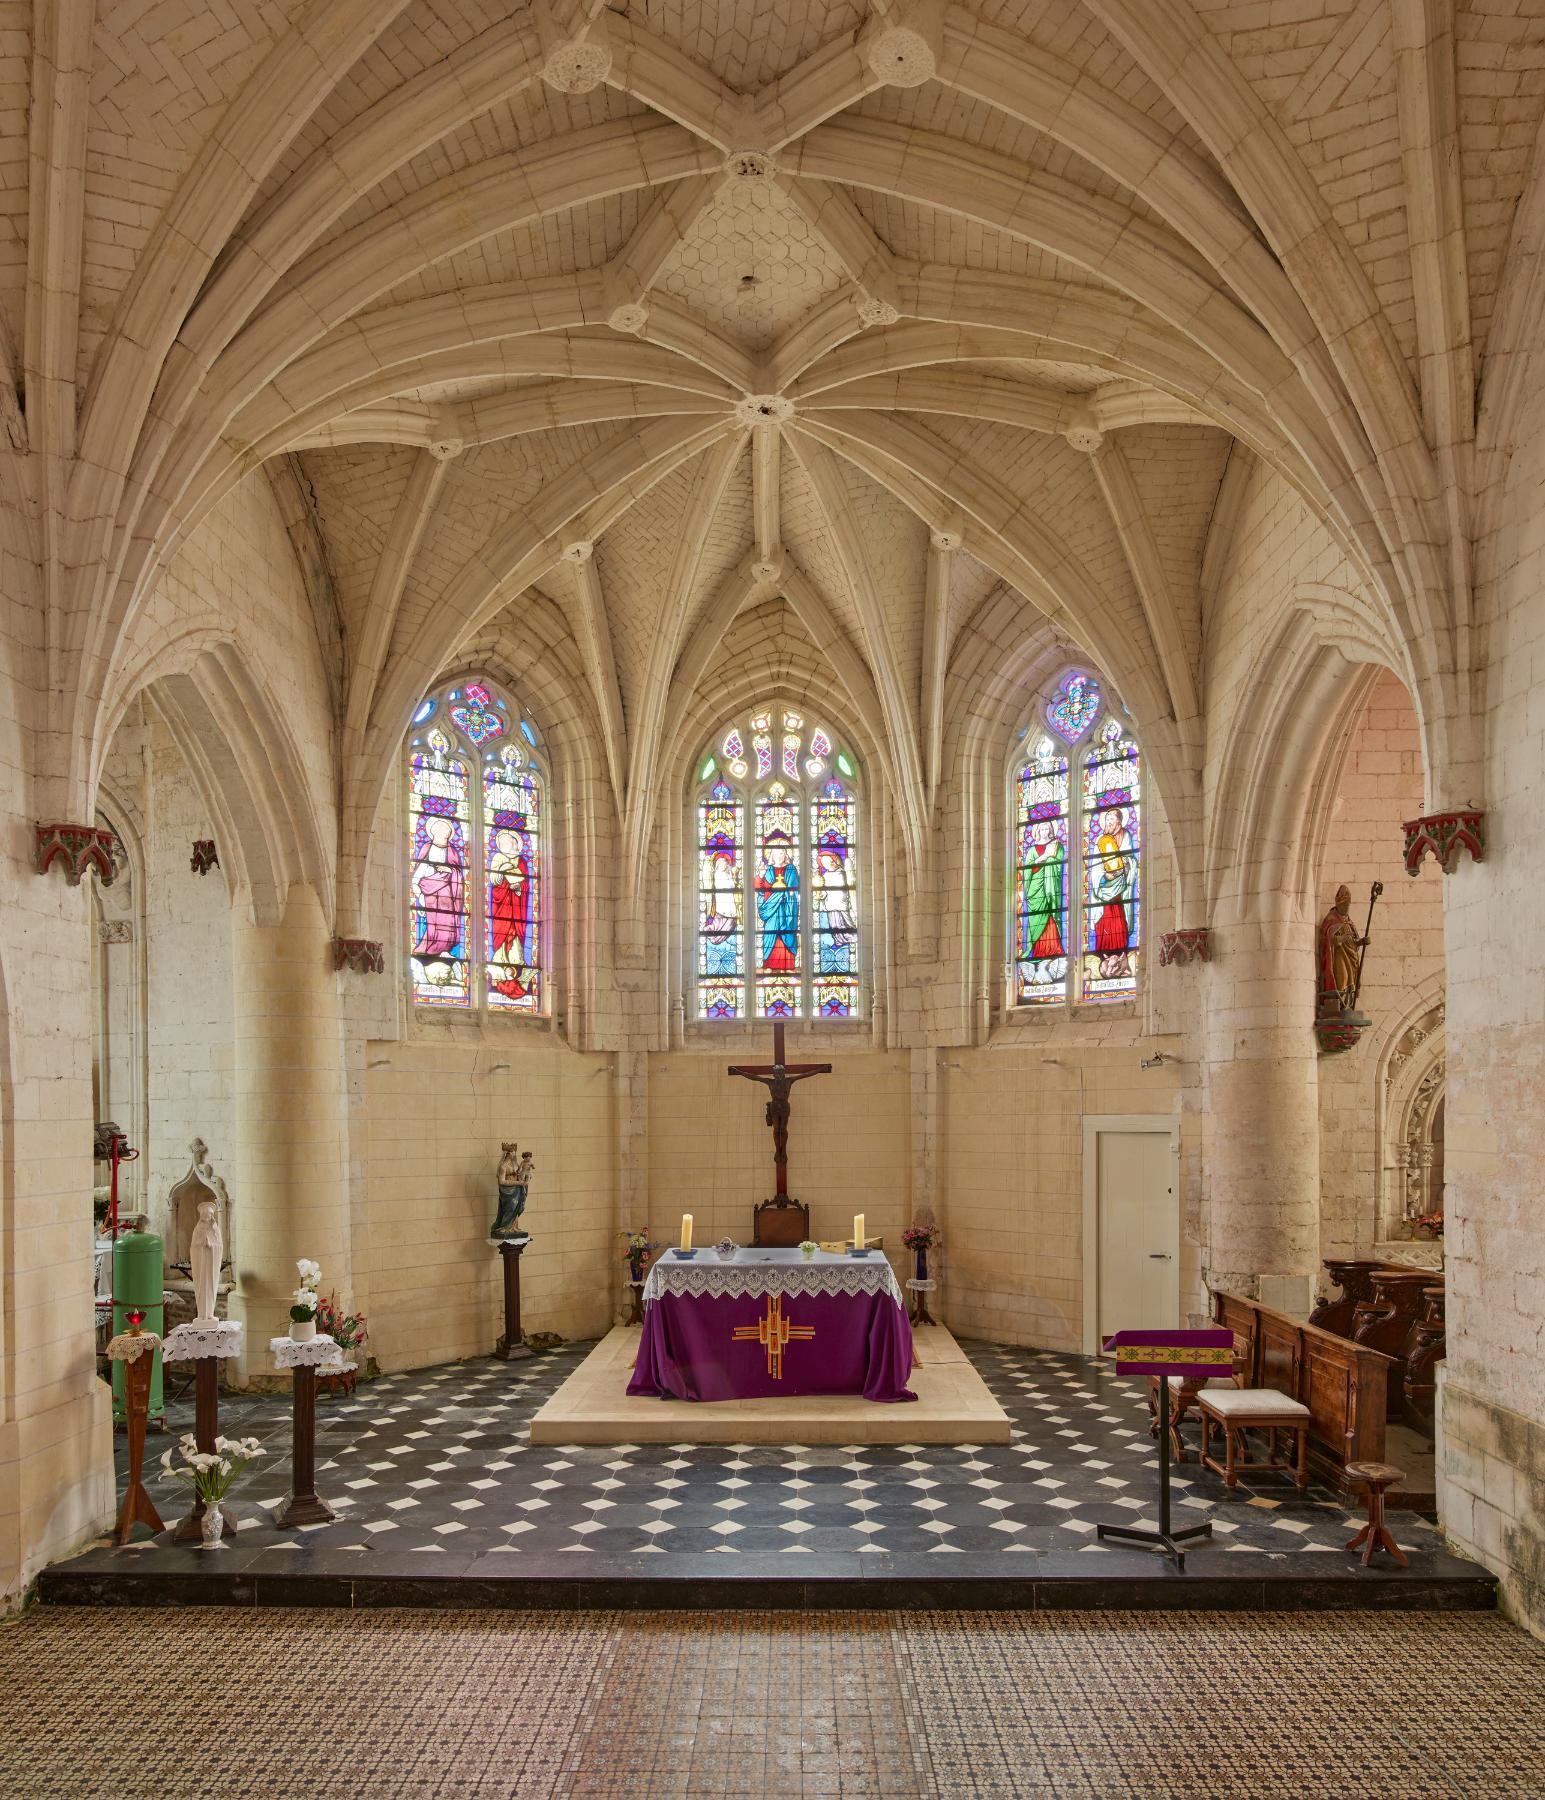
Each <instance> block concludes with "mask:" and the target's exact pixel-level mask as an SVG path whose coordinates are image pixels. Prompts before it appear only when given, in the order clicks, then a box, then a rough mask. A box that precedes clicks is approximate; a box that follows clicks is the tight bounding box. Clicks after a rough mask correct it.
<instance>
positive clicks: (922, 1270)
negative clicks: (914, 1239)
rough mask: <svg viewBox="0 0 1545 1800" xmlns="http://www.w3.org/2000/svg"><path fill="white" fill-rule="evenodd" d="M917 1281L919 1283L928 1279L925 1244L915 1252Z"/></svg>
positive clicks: (926, 1248)
mask: <svg viewBox="0 0 1545 1800" xmlns="http://www.w3.org/2000/svg"><path fill="white" fill-rule="evenodd" d="M917 1279H918V1280H919V1281H926V1280H927V1279H928V1247H927V1245H926V1244H924V1245H920V1246H919V1247H918V1250H917Z"/></svg>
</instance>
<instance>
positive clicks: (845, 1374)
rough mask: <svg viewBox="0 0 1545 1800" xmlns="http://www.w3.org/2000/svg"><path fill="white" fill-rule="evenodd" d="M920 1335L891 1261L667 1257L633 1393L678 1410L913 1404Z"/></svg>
mask: <svg viewBox="0 0 1545 1800" xmlns="http://www.w3.org/2000/svg"><path fill="white" fill-rule="evenodd" d="M912 1362H913V1357H912V1327H911V1325H910V1323H909V1322H908V1320H907V1314H906V1307H905V1306H904V1305H903V1303H902V1295H901V1290H900V1288H899V1287H898V1286H897V1284H896V1277H895V1274H894V1273H893V1272H892V1269H891V1266H890V1264H889V1262H887V1261H886V1259H885V1257H884V1256H882V1255H879V1254H877V1253H876V1252H874V1251H871V1252H870V1253H869V1254H868V1255H867V1256H852V1255H846V1254H840V1253H833V1252H829V1251H823V1250H818V1251H816V1252H815V1253H814V1255H811V1256H807V1255H805V1254H804V1252H802V1251H800V1250H774V1249H738V1250H736V1251H735V1252H734V1254H733V1255H732V1256H731V1257H729V1258H728V1259H721V1258H720V1257H719V1255H718V1253H717V1252H715V1251H699V1252H698V1253H697V1254H696V1255H693V1256H684V1255H682V1253H681V1252H680V1251H677V1250H670V1251H667V1252H666V1253H665V1254H664V1255H662V1256H661V1257H660V1259H659V1260H658V1261H657V1262H656V1263H655V1265H654V1267H653V1268H652V1269H651V1270H650V1272H649V1279H648V1281H647V1283H646V1284H645V1287H644V1330H643V1336H642V1339H641V1341H640V1344H639V1349H638V1357H637V1360H636V1361H635V1363H634V1368H633V1378H632V1380H631V1381H630V1382H629V1383H628V1393H629V1394H630V1395H632V1396H634V1397H635V1398H637V1397H639V1396H645V1395H652V1396H656V1397H658V1398H661V1399H676V1400H749V1399H773V1398H777V1397H780V1396H796V1395H802V1394H862V1395H863V1397H864V1399H866V1400H872V1401H880V1402H890V1401H901V1400H915V1399H916V1398H917V1396H916V1395H915V1394H914V1393H912V1392H911V1390H910V1389H909V1388H908V1386H907V1382H908V1379H909V1377H910V1375H911V1371H912Z"/></svg>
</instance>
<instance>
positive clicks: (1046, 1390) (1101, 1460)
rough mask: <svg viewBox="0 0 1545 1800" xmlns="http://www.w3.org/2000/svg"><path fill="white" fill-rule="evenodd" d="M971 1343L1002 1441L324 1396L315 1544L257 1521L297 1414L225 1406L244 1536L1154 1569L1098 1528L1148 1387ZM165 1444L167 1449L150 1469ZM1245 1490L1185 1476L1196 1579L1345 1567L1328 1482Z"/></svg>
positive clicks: (453, 1384)
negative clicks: (330, 1509)
mask: <svg viewBox="0 0 1545 1800" xmlns="http://www.w3.org/2000/svg"><path fill="white" fill-rule="evenodd" d="M964 1347H965V1349H966V1350H967V1352H968V1354H969V1355H970V1357H971V1359H972V1361H973V1363H974V1364H975V1365H976V1367H977V1369H978V1370H979V1371H980V1373H981V1374H982V1376H983V1378H984V1380H985V1381H986V1382H987V1384H988V1386H989V1387H990V1388H991V1389H992V1391H993V1393H994V1395H995V1396H996V1397H997V1398H998V1400H999V1401H1001V1403H1002V1405H1003V1406H1004V1408H1005V1410H1006V1411H1007V1412H1008V1413H1009V1415H1010V1417H1011V1418H1012V1420H1013V1422H1014V1437H1013V1441H1012V1442H1011V1443H1009V1444H1001V1445H988V1446H981V1447H973V1446H970V1445H929V1446H922V1447H919V1446H909V1445H885V1446H867V1447H866V1446H856V1445H847V1446H833V1445H823V1446H807V1447H805V1448H798V1447H781V1446H767V1445H761V1446H751V1445H735V1444H726V1445H698V1446H673V1445H666V1444H657V1445H637V1446H634V1445H615V1446H605V1447H597V1446H574V1447H568V1448H559V1447H553V1446H536V1447H533V1446H531V1445H530V1444H528V1443H527V1442H526V1439H525V1436H524V1431H525V1427H526V1425H527V1423H528V1422H529V1420H530V1418H531V1415H532V1413H533V1412H534V1411H535V1410H536V1409H537V1407H539V1406H540V1405H541V1404H542V1402H543V1401H544V1400H545V1399H546V1398H547V1397H548V1395H549V1394H550V1393H551V1392H552V1390H553V1389H554V1388H555V1387H556V1386H557V1385H558V1384H559V1383H560V1382H561V1381H562V1380H564V1379H565V1378H566V1377H567V1375H568V1374H569V1373H570V1372H571V1371H572V1370H573V1368H574V1367H575V1357H574V1356H573V1355H572V1354H569V1353H562V1354H557V1355H547V1356H542V1357H533V1358H532V1359H531V1360H530V1361H528V1362H523V1363H513V1364H507V1363H500V1362H495V1361H493V1360H491V1359H490V1360H488V1361H480V1362H473V1363H464V1364H458V1365H455V1366H453V1367H450V1368H443V1369H435V1370H430V1371H426V1372H421V1373H416V1374H411V1375H396V1376H388V1377H386V1378H384V1379H382V1380H378V1381H375V1382H371V1383H369V1384H368V1385H366V1384H362V1385H361V1387H360V1388H359V1390H358V1393H357V1394H356V1396H355V1397H354V1398H353V1399H352V1400H348V1399H340V1400H334V1399H330V1398H324V1399H322V1400H321V1401H320V1402H319V1405H318V1441H317V1488H318V1491H319V1492H320V1493H321V1494H322V1495H323V1496H324V1497H325V1498H326V1499H327V1500H329V1501H330V1502H331V1503H332V1504H333V1505H334V1507H335V1508H336V1509H337V1511H338V1514H339V1517H338V1519H337V1522H336V1523H334V1524H331V1525H325V1526H316V1527H310V1528H308V1529H307V1530H305V1531H304V1532H302V1533H300V1534H297V1533H295V1532H293V1531H290V1532H281V1531H279V1530H278V1529H277V1528H275V1527H274V1526H273V1525H272V1523H271V1522H270V1520H269V1518H268V1517H267V1515H266V1513H265V1511H264V1510H263V1509H264V1508H268V1509H270V1510H271V1509H272V1508H273V1507H276V1506H277V1505H279V1504H280V1503H281V1502H282V1499H283V1497H284V1496H285V1494H287V1492H288V1488H289V1476H290V1468H289V1459H288V1452H289V1433H290V1418H289V1407H288V1403H287V1402H286V1401H285V1400H283V1399H272V1398H269V1399H246V1398H243V1399H236V1400H227V1401H226V1402H225V1403H224V1405H223V1407H222V1414H221V1425H222V1429H223V1430H225V1431H227V1432H232V1433H237V1432H239V1433H248V1432H250V1433H253V1434H255V1435H257V1436H259V1437H260V1438H262V1440H263V1441H264V1442H265V1444H266V1445H267V1446H268V1449H269V1454H268V1455H267V1456H266V1457H265V1458H264V1459H263V1460H262V1461H261V1462H259V1463H257V1464H255V1465H254V1467H253V1469H252V1470H250V1471H249V1472H248V1474H247V1476H246V1477H245V1478H244V1480H243V1484H242V1486H241V1487H240V1488H239V1489H238V1491H237V1492H236V1494H235V1495H234V1496H233V1499H234V1500H235V1502H236V1504H237V1507H238V1510H239V1511H241V1512H242V1513H243V1514H244V1515H245V1517H246V1520H247V1522H246V1524H245V1525H244V1527H243V1530H242V1533H241V1537H240V1539H239V1540H238V1541H239V1542H240V1544H241V1545H242V1546H243V1547H244V1548H246V1549H249V1550H251V1549H256V1548H259V1547H261V1546H264V1545H272V1546H278V1545H288V1546H290V1547H292V1548H299V1547H300V1544H301V1543H302V1542H304V1543H306V1544H308V1545H311V1544H315V1545H317V1546H319V1547H320V1546H321V1545H323V1544H325V1545H326V1547H327V1548H328V1550H329V1551H332V1550H338V1551H342V1550H354V1551H361V1552H369V1551H394V1552H395V1551H416V1552H423V1553H425V1554H434V1553H436V1552H441V1553H444V1552H450V1551H456V1552H461V1553H468V1552H471V1553H473V1554H480V1553H490V1552H501V1553H510V1554H520V1553H523V1552H525V1553H531V1552H536V1553H548V1552H571V1553H576V1554H584V1553H586V1552H596V1551H605V1552H611V1553H624V1554H628V1555H633V1554H637V1555H641V1556H642V1555H672V1554H675V1555H682V1554H688V1553H702V1552H717V1553H723V1554H727V1555H733V1554H747V1553H750V1554H766V1553H778V1554H780V1555H790V1556H797V1555H800V1554H806V1555H809V1554H821V1553H841V1552H864V1553H869V1554H875V1553H879V1552H889V1553H891V1554H893V1555H894V1556H906V1557H909V1556H913V1555H917V1554H928V1555H948V1554H950V1553H959V1552H966V1553H974V1554H976V1555H981V1554H983V1553H996V1552H1003V1553H1006V1554H1011V1553H1013V1552H1027V1551H1038V1552H1042V1553H1045V1552H1054V1551H1056V1552H1062V1551H1070V1550H1074V1551H1081V1552H1084V1553H1087V1555H1088V1556H1089V1557H1090V1558H1091V1559H1092V1558H1095V1557H1099V1558H1102V1559H1106V1560H1107V1561H1108V1563H1110V1564H1111V1565H1115V1564H1117V1563H1118V1562H1119V1563H1127V1564H1130V1563H1132V1562H1133V1561H1134V1559H1135V1560H1137V1561H1139V1562H1141V1561H1147V1560H1150V1558H1149V1555H1148V1553H1147V1552H1145V1551H1141V1550H1135V1551H1134V1550H1123V1549H1119V1548H1115V1547H1109V1546H1105V1545H1101V1544H1099V1543H1097V1542H1096V1536H1095V1528H1096V1526H1097V1525H1098V1524H1099V1523H1100V1522H1101V1521H1102V1520H1103V1521H1108V1522H1110V1523H1112V1524H1128V1525H1130V1524H1133V1523H1136V1524H1138V1525H1152V1524H1153V1523H1154V1522H1155V1520H1154V1517H1153V1514H1154V1509H1155V1496H1156V1491H1157V1479H1156V1476H1155V1474H1154V1466H1155V1462H1154V1446H1153V1440H1152V1439H1151V1438H1150V1437H1149V1435H1148V1430H1147V1418H1148V1415H1147V1405H1146V1398H1145V1395H1144V1391H1143V1384H1142V1383H1140V1382H1135V1381H1131V1380H1123V1379H1118V1378H1117V1377H1116V1376H1115V1375H1113V1374H1112V1373H1110V1372H1109V1370H1108V1369H1107V1368H1106V1367H1105V1366H1104V1365H1102V1364H1099V1363H1096V1362H1094V1361H1091V1360H1090V1359H1087V1358H1084V1357H1076V1356H1059V1355H1052V1354H1050V1353H1047V1352H1042V1351H1034V1350H1020V1349H1012V1348H1004V1347H1000V1346H997V1345H987V1344H967V1345H966V1346H964ZM190 1413H191V1402H188V1403H185V1404H182V1405H176V1404H174V1405H173V1406H172V1407H171V1408H170V1409H169V1416H170V1421H171V1425H172V1429H173V1430H183V1429H187V1428H188V1425H189V1421H190ZM165 1441H166V1440H164V1439H163V1440H158V1439H157V1438H155V1437H154V1436H153V1437H152V1439H151V1449H150V1453H149V1454H150V1456H151V1457H158V1456H159V1454H160V1448H161V1447H162V1446H163V1445H164V1443H165ZM156 1473H157V1477H158V1479H157V1480H156V1481H155V1482H154V1483H153V1484H152V1493H153V1494H154V1495H155V1498H156V1501H157V1504H158V1506H160V1507H161V1510H162V1513H163V1516H164V1517H166V1518H167V1519H168V1520H169V1521H170V1520H172V1519H174V1518H176V1517H177V1516H179V1515H180V1514H181V1513H183V1512H185V1511H186V1510H187V1500H186V1496H185V1494H184V1493H183V1492H182V1490H180V1489H177V1488H175V1487H174V1486H172V1485H171V1484H169V1483H168V1482H167V1481H166V1480H165V1478H163V1477H160V1472H159V1470H157V1471H156ZM1252 1481H1253V1485H1250V1486H1246V1485H1244V1484H1243V1483H1242V1484H1241V1486H1240V1487H1239V1489H1238V1490H1237V1491H1236V1492H1235V1493H1233V1494H1230V1493H1229V1492H1228V1491H1227V1490H1226V1489H1225V1488H1224V1486H1223V1483H1222V1482H1221V1480H1219V1479H1218V1478H1217V1477H1216V1476H1214V1475H1212V1474H1211V1473H1209V1472H1208V1471H1206V1470H1202V1469H1200V1468H1198V1466H1197V1464H1196V1462H1195V1460H1194V1458H1193V1459H1192V1460H1191V1461H1190V1462H1188V1463H1187V1464H1186V1465H1185V1466H1184V1467H1183V1468H1179V1469H1177V1470H1176V1471H1175V1474H1174V1495H1175V1499H1176V1502H1177V1507H1176V1511H1177V1515H1178V1519H1179V1521H1180V1522H1184V1523H1190V1522H1196V1521H1199V1520H1201V1519H1203V1518H1211V1519H1212V1520H1213V1529H1214V1545H1215V1546H1216V1548H1214V1547H1211V1546H1209V1547H1207V1548H1204V1549H1202V1550H1199V1551H1198V1553H1197V1555H1196V1556H1195V1557H1194V1558H1193V1559H1192V1560H1193V1562H1194V1563H1196V1564H1197V1566H1200V1564H1201V1561H1202V1560H1203V1559H1204V1558H1209V1557H1213V1556H1216V1555H1217V1554H1218V1553H1219V1552H1222V1553H1225V1554H1227V1553H1229V1552H1254V1553H1265V1554H1268V1555H1270V1556H1272V1557H1277V1558H1296V1557H1301V1556H1303V1555H1305V1554H1311V1553H1316V1552H1317V1553H1320V1554H1321V1555H1324V1556H1326V1557H1327V1558H1328V1556H1329V1554H1330V1553H1332V1552H1335V1553H1336V1554H1337V1560H1338V1564H1339V1563H1340V1562H1344V1561H1345V1560H1346V1559H1345V1558H1344V1557H1343V1556H1342V1555H1341V1552H1342V1551H1343V1547H1344V1545H1345V1544H1346V1541H1347V1539H1348V1538H1349V1537H1350V1536H1351V1535H1352V1532H1353V1531H1354V1530H1355V1529H1356V1527H1357V1525H1358V1524H1359V1523H1360V1518H1358V1517H1355V1516H1354V1515H1353V1514H1352V1513H1350V1512H1348V1510H1347V1509H1346V1507H1345V1505H1344V1504H1343V1503H1341V1502H1339V1501H1337V1500H1336V1499H1334V1498H1333V1497H1332V1496H1331V1495H1330V1494H1329V1492H1327V1491H1326V1490H1323V1489H1314V1488H1311V1489H1310V1491H1309V1493H1308V1494H1307V1495H1306V1496H1300V1495H1299V1494H1298V1492H1297V1490H1296V1488H1295V1487H1294V1486H1293V1483H1292V1481H1291V1479H1289V1478H1288V1477H1287V1476H1285V1475H1265V1476H1258V1477H1254V1478H1252ZM1392 1517H1393V1523H1394V1525H1395V1529H1396V1532H1397V1535H1398V1536H1399V1538H1400V1540H1401V1542H1402V1543H1403V1544H1405V1545H1406V1546H1407V1547H1408V1548H1412V1549H1416V1550H1436V1549H1437V1548H1438V1547H1439V1539H1438V1536H1437V1533H1436V1531H1435V1529H1434V1528H1433V1526H1432V1525H1431V1524H1430V1523H1428V1522H1427V1521H1426V1520H1425V1519H1423V1518H1421V1517H1419V1516H1418V1515H1415V1514H1411V1513H1401V1514H1398V1515H1393V1516H1392ZM199 1554H200V1553H199V1552H197V1551H195V1550H189V1549H171V1548H164V1547H162V1546H160V1545H156V1544H151V1543H149V1542H146V1543H145V1544H144V1545H143V1546H142V1547H141V1548H138V1549H137V1550H136V1551H135V1556H136V1557H137V1558H142V1559H169V1560H170V1561H171V1562H173V1563H175V1564H176V1565H177V1566H181V1567H187V1566H189V1562H190V1559H196V1558H197V1557H198V1555H199ZM1328 1566H1329V1564H1328V1563H1327V1567H1328ZM1020 1572H1023V1571H1022V1570H1021V1571H1020Z"/></svg>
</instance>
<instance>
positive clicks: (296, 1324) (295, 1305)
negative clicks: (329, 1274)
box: [290, 1256, 322, 1344]
mask: <svg viewBox="0 0 1545 1800" xmlns="http://www.w3.org/2000/svg"><path fill="white" fill-rule="evenodd" d="M295 1267H296V1269H297V1270H298V1271H299V1272H300V1286H299V1287H298V1288H296V1290H295V1292H294V1293H293V1294H291V1295H290V1336H291V1337H292V1338H293V1339H294V1340H295V1342H296V1343H297V1344H305V1343H309V1342H310V1341H311V1339H312V1338H314V1337H315V1336H316V1334H317V1289H318V1287H319V1286H320V1284H321V1280H322V1265H321V1264H320V1263H317V1262H313V1261H312V1260H311V1258H310V1257H309V1256H303V1257H301V1259H300V1261H299V1262H297V1263H296V1265H295Z"/></svg>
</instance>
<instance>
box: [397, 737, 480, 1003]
mask: <svg viewBox="0 0 1545 1800" xmlns="http://www.w3.org/2000/svg"><path fill="white" fill-rule="evenodd" d="M470 785H471V784H470V782H469V780H468V776H467V765H466V763H465V762H464V761H463V760H462V758H461V757H460V756H458V755H456V754H455V753H454V752H453V751H452V748H451V741H450V739H449V738H448V737H447V736H446V734H445V733H444V732H443V731H440V730H438V729H436V730H432V731H428V732H426V733H425V734H424V738H423V742H422V743H421V744H419V745H418V746H417V747H416V748H415V749H414V751H413V754H412V757H411V758H410V760H409V768H408V791H409V800H408V808H409V812H408V817H409V824H410V829H411V830H412V833H413V847H412V870H411V873H410V875H409V878H408V886H409V891H410V893H411V894H412V903H413V949H412V967H413V998H414V999H415V1000H417V1001H418V1002H419V1003H420V1004H421V1005H424V1006H465V1005H466V1004H467V1003H468V1001H469V1000H470V999H471V996H472V985H471V971H470V964H469V961H468V957H467V912H468V905H469V901H470V896H469V894H468V891H467V837H468V827H469V825H470V823H471V818H472V807H471V794H470V791H469V789H470Z"/></svg>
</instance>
